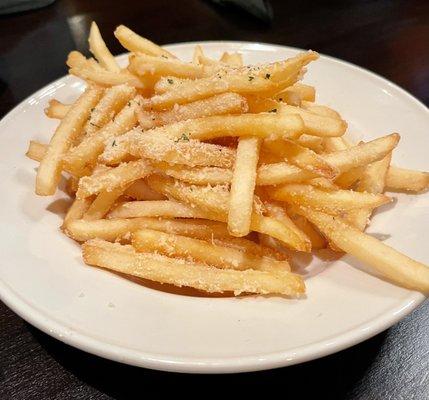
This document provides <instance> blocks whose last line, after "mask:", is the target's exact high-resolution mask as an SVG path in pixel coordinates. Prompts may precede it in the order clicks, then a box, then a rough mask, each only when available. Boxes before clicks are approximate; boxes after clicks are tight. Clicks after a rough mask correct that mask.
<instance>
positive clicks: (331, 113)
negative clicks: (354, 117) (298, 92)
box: [301, 101, 342, 119]
mask: <svg viewBox="0 0 429 400" xmlns="http://www.w3.org/2000/svg"><path fill="white" fill-rule="evenodd" d="M301 107H302V108H304V109H305V110H307V111H310V112H312V113H314V114H317V115H321V116H323V117H329V118H336V119H342V118H341V115H340V114H339V113H338V112H337V111H335V110H333V109H332V108H329V107H327V106H322V105H320V104H314V103H313V102H311V101H302V102H301Z"/></svg>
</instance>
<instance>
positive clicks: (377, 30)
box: [0, 0, 429, 400]
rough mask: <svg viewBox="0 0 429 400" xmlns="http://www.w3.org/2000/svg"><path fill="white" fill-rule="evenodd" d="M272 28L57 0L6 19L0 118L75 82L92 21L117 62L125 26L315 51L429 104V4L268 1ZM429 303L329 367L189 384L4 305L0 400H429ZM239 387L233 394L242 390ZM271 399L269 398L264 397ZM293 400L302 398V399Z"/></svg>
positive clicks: (164, 37)
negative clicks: (195, 392)
mask: <svg viewBox="0 0 429 400" xmlns="http://www.w3.org/2000/svg"><path fill="white" fill-rule="evenodd" d="M271 4H272V6H273V10H274V21H273V23H272V25H271V26H269V25H265V24H263V23H261V22H259V21H257V20H255V19H254V18H252V17H247V16H246V15H245V14H243V13H242V12H240V11H237V10H234V9H224V8H220V7H214V6H212V5H211V4H210V3H209V2H208V1H200V0H185V1H181V2H174V1H171V0H170V1H169V0H156V1H155V0H145V1H139V2H138V1H132V0H122V1H121V2H117V1H114V0H91V1H87V0H74V1H73V0H58V1H57V2H56V3H55V4H54V5H52V6H50V7H46V8H44V9H40V10H37V11H31V12H25V13H19V14H14V15H9V16H1V17H0V38H1V39H0V116H2V115H3V114H5V113H6V112H7V111H9V110H10V109H11V108H12V107H14V106H15V105H16V104H17V103H18V102H20V101H21V100H23V99H24V98H25V97H27V96H28V95H30V94H31V93H33V92H34V91H36V90H37V89H39V88H40V87H42V86H44V85H46V84H47V83H49V82H50V81H52V80H54V79H57V78H59V77H60V76H62V75H64V74H65V73H66V67H65V64H64V60H65V59H66V56H67V53H68V52H69V51H70V50H73V49H78V50H81V51H83V52H84V53H85V54H88V50H87V42H86V39H87V34H88V32H89V27H90V22H91V21H92V19H95V20H96V21H97V23H98V25H99V27H100V30H101V31H102V32H103V34H104V35H105V40H106V43H107V45H108V46H109V48H110V49H111V51H112V52H113V54H118V53H120V52H123V50H122V49H121V47H120V46H119V44H118V43H117V42H116V41H115V40H114V37H113V34H111V32H113V29H114V28H115V26H116V25H117V24H119V23H123V24H126V25H128V26H129V27H130V28H132V29H136V30H137V31H138V32H140V33H142V34H143V35H145V36H148V37H150V38H151V39H153V40H154V41H155V42H158V43H160V44H164V43H172V42H181V41H193V40H222V39H228V40H248V41H260V42H269V43H278V44H283V45H290V46H296V47H302V48H311V49H315V50H318V51H320V52H321V53H325V54H329V55H332V56H335V57H339V58H342V59H344V60H346V61H350V62H353V63H355V64H358V65H360V66H363V67H365V68H368V69H370V70H372V71H374V72H376V73H378V74H380V75H382V76H384V77H386V78H387V79H390V80H392V81H393V82H395V83H397V84H399V85H400V86H402V87H404V88H405V89H406V90H408V91H409V92H411V93H412V94H414V95H415V96H416V97H417V98H419V99H420V100H422V101H423V102H424V103H425V104H429V52H428V51H427V44H428V40H429V2H427V1H425V0H409V1H405V0H404V1H391V0H379V1H371V0H349V1H339V0H338V1H329V2H315V1H298V2H289V1H283V0H276V1H273V0H272V1H271ZM428 315H429V302H425V303H424V304H423V305H422V306H421V307H420V308H419V309H418V310H416V311H415V312H414V313H413V314H412V315H410V316H409V317H407V318H406V319H405V320H403V321H402V322H401V323H399V324H398V325H396V326H395V327H393V328H391V329H390V330H389V331H387V332H384V333H382V334H380V335H378V336H376V337H375V338H373V339H370V340H368V341H366V342H364V343H362V344H359V345H357V346H354V347H353V348H351V349H348V350H345V351H342V352H340V353H337V354H334V355H332V356H329V357H325V358H323V359H320V360H316V361H312V362H308V363H305V364H302V365H297V366H293V367H288V368H282V369H278V370H273V371H265V372H258V373H251V374H239V375H222V376H207V375H180V374H172V373H169V374H168V373H162V372H155V371H149V370H145V369H139V368H134V367H129V366H125V365H121V364H118V363H115V362H111V361H107V360H103V359H101V358H98V357H95V356H92V355H89V354H87V353H84V352H81V351H79V350H76V349H74V348H71V347H69V346H67V345H64V344H63V343H61V342H59V341H57V340H55V339H52V338H51V337H49V336H47V335H45V334H44V333H42V332H40V331H39V330H37V329H35V328H33V327H31V326H30V325H28V324H27V323H25V322H23V321H22V320H21V319H20V318H19V317H17V316H16V315H15V314H14V313H13V312H12V311H10V310H9V309H8V308H7V307H6V306H5V305H4V304H1V303H0V399H2V400H3V399H14V400H15V399H18V400H21V399H26V400H27V399H38V400H39V399H103V400H104V399H127V398H136V397H137V398H140V397H143V396H145V395H151V394H153V393H155V392H156V394H157V396H159V395H160V394H162V393H164V392H165V393H167V391H171V389H172V388H174V390H175V391H176V392H177V393H185V394H188V395H190V394H191V393H192V385H194V384H200V385H201V384H202V385H204V386H205V387H206V388H207V390H210V392H211V394H213V395H216V394H219V395H225V388H226V387H234V388H235V390H240V392H241V395H243V394H247V393H248V392H249V393H250V392H255V391H257V390H258V389H265V390H269V391H270V392H272V393H275V391H276V390H279V391H280V393H285V395H287V394H291V393H293V392H294V390H293V389H288V390H286V387H287V388H290V387H291V385H293V386H294V387H296V388H299V390H296V393H300V395H301V396H302V398H303V399H305V398H316V396H317V398H329V399H353V400H361V399H362V400H372V399H374V400H375V399H412V400H421V399H423V400H424V399H429V373H428V371H429V361H428V360H429V357H428V355H429V329H428V328H429V317H428ZM233 390H234V389H233ZM266 393H267V392H266ZM294 397H295V396H294Z"/></svg>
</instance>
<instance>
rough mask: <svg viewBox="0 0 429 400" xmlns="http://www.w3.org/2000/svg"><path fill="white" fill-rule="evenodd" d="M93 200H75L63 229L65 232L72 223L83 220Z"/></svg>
mask: <svg viewBox="0 0 429 400" xmlns="http://www.w3.org/2000/svg"><path fill="white" fill-rule="evenodd" d="M92 200H93V198H92V197H87V198H86V199H77V198H76V199H74V200H73V204H72V205H71V206H70V208H69V209H68V211H67V214H66V216H65V218H64V222H63V225H62V226H61V228H62V229H63V230H67V227H68V226H69V224H70V223H71V222H72V221H75V220H79V219H81V218H82V217H83V216H84V214H85V213H86V211H87V210H88V208H89V206H90V205H91V203H92Z"/></svg>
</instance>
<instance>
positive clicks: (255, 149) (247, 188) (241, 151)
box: [227, 137, 261, 236]
mask: <svg viewBox="0 0 429 400" xmlns="http://www.w3.org/2000/svg"><path fill="white" fill-rule="evenodd" d="M260 146H261V139H258V138H253V137H242V138H240V140H239V142H238V147H237V154H236V158H235V164H234V172H233V175H232V180H231V189H230V196H229V210H228V220H227V224H228V230H229V232H230V233H231V235H233V236H246V235H247V234H249V232H250V224H251V220H252V213H253V197H254V192H255V184H256V168H257V165H258V158H259V149H260Z"/></svg>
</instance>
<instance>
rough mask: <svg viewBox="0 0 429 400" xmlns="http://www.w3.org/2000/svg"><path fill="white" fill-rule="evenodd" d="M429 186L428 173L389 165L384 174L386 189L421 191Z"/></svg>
mask: <svg viewBox="0 0 429 400" xmlns="http://www.w3.org/2000/svg"><path fill="white" fill-rule="evenodd" d="M428 188H429V173H428V172H421V171H414V170H411V169H405V168H399V167H395V166H391V167H390V168H389V170H388V172H387V176H386V190H390V191H394V192H423V191H425V190H427V189H428Z"/></svg>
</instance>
